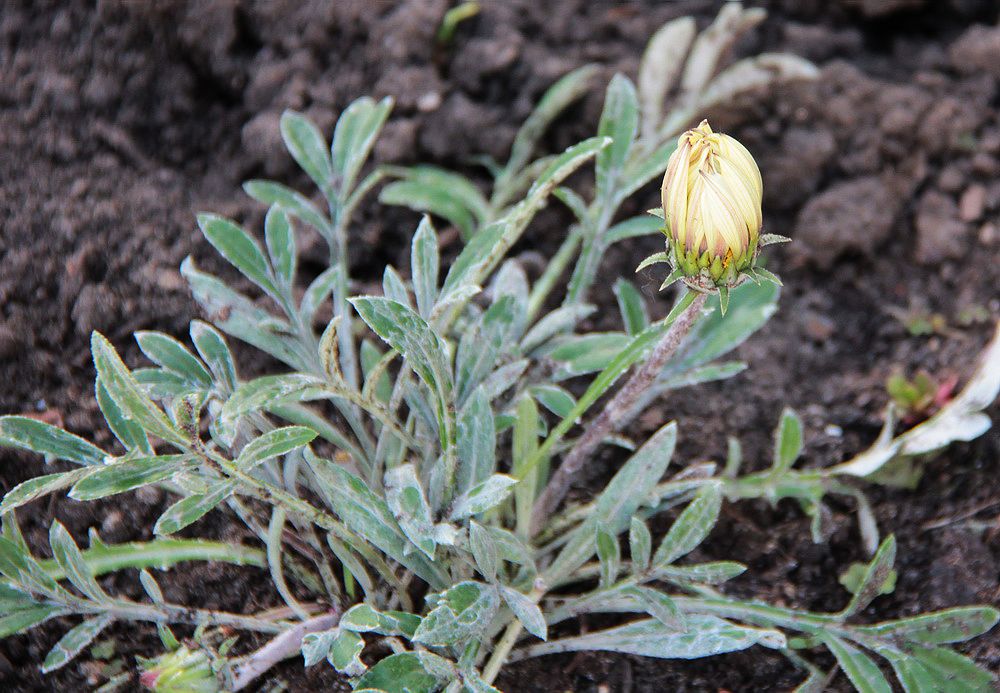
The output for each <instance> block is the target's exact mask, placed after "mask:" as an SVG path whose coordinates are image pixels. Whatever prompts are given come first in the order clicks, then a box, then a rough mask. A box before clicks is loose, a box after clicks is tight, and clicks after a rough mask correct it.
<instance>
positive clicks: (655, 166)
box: [609, 134, 677, 245]
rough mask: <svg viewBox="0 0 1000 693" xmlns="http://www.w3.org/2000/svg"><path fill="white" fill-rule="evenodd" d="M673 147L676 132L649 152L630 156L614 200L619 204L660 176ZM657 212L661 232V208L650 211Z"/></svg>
mask: <svg viewBox="0 0 1000 693" xmlns="http://www.w3.org/2000/svg"><path fill="white" fill-rule="evenodd" d="M675 149H677V140H676V134H675V135H674V136H672V137H671V138H670V139H669V140H667V141H666V142H664V143H663V144H661V145H660V146H659V147H657V148H656V149H655V150H654V151H653V152H651V153H650V154H647V155H645V156H633V157H631V158H630V159H629V161H628V162H627V163H626V164H625V170H624V171H623V172H622V174H621V178H620V180H619V182H618V194H617V195H615V199H614V202H615V203H616V204H621V203H622V202H624V201H625V200H627V199H628V198H630V197H631V196H632V195H633V194H635V192H636V191H638V190H639V189H640V188H642V187H643V186H645V185H646V184H647V183H649V182H650V181H652V180H653V179H658V178H659V177H660V176H662V175H663V171H664V169H666V168H667V164H668V163H669V161H670V156H671V155H672V154H673V153H674V150H675ZM657 212H659V216H660V219H659V223H658V224H657V227H656V230H658V231H660V232H661V233H662V231H663V228H664V222H663V218H662V215H663V210H652V212H651V213H652V214H656V213H657ZM618 240H621V239H618ZM609 245H610V243H609Z"/></svg>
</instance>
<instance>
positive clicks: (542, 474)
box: [511, 397, 548, 536]
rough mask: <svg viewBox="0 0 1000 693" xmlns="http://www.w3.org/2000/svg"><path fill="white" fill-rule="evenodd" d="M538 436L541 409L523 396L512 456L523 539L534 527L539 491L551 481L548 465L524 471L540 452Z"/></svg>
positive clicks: (516, 501)
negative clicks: (530, 528) (532, 514)
mask: <svg viewBox="0 0 1000 693" xmlns="http://www.w3.org/2000/svg"><path fill="white" fill-rule="evenodd" d="M538 434H539V420H538V406H537V405H536V404H535V400H533V399H532V398H531V397H521V399H520V400H519V401H518V403H517V412H516V420H515V421H514V435H513V441H512V442H511V455H512V456H513V463H512V467H513V469H512V472H513V474H514V476H515V477H517V480H518V481H519V482H520V483H518V484H517V486H516V487H515V488H514V512H515V516H516V524H517V530H518V533H519V534H522V535H524V536H527V532H528V531H529V527H530V525H531V509H532V506H533V505H534V503H535V498H536V496H537V493H538V490H539V489H540V488H542V487H544V485H545V482H546V481H547V480H548V479H547V477H548V469H547V467H548V464H547V463H545V462H543V463H542V464H541V465H539V466H537V467H536V468H535V469H533V470H531V471H529V472H527V473H524V472H523V468H524V465H525V463H526V462H527V461H528V460H529V459H531V456H532V454H533V453H534V452H535V450H537V449H538Z"/></svg>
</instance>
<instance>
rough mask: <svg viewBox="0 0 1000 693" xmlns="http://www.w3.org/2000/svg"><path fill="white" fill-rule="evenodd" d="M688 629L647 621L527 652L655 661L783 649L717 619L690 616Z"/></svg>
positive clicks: (779, 639)
mask: <svg viewBox="0 0 1000 693" xmlns="http://www.w3.org/2000/svg"><path fill="white" fill-rule="evenodd" d="M687 626H688V627H687V629H686V630H684V631H678V630H677V629H675V628H669V627H667V626H665V625H663V624H662V623H660V622H659V621H658V620H656V619H655V618H650V619H644V620H641V621H635V622H633V623H629V624H626V625H624V626H618V627H617V628H609V629H607V630H599V631H594V632H591V633H587V634H586V635H580V636H577V637H573V638H562V639H560V640H550V641H549V642H548V643H545V644H541V645H534V646H532V647H531V648H530V650H529V652H531V654H533V655H539V654H547V653H550V652H579V651H583V650H603V651H606V652H623V653H626V654H634V655H640V656H644V657H656V658H658V659H697V658H699V657H710V656H712V655H717V654H722V653H724V652H735V651H738V650H745V649H747V648H748V647H752V646H754V645H763V646H764V647H769V648H781V647H784V646H785V637H784V636H783V635H782V634H781V633H779V632H778V631H774V630H766V629H762V628H751V627H748V626H741V625H738V624H736V623H731V622H729V621H725V620H723V619H721V618H718V617H716V616H707V615H704V614H689V615H688V616H687Z"/></svg>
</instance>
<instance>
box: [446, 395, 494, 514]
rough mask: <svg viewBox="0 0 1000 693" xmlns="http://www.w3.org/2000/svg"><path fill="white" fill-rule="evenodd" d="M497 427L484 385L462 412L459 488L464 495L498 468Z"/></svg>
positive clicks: (458, 447) (457, 482) (457, 487)
mask: <svg viewBox="0 0 1000 693" xmlns="http://www.w3.org/2000/svg"><path fill="white" fill-rule="evenodd" d="M496 445H497V436H496V428H495V426H494V421H493V409H492V408H491V407H490V402H489V400H488V399H487V397H486V393H485V391H484V390H483V388H482V387H478V388H476V389H475V391H474V392H473V393H472V396H471V397H470V398H469V401H468V402H467V403H466V404H465V406H464V407H463V408H462V410H461V411H460V412H459V415H458V431H457V441H456V451H457V457H458V468H457V469H456V472H455V477H456V491H457V493H459V494H464V493H466V492H468V491H469V489H471V488H472V487H473V486H475V485H476V484H479V483H481V482H483V481H485V480H486V479H487V478H489V476H490V474H492V473H493V471H494V470H495V469H496Z"/></svg>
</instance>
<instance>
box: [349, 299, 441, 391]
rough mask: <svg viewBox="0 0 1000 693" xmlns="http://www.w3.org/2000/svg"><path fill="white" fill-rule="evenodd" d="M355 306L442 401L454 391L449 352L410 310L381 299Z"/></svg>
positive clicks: (356, 303) (367, 300)
mask: <svg viewBox="0 0 1000 693" xmlns="http://www.w3.org/2000/svg"><path fill="white" fill-rule="evenodd" d="M351 304H352V305H353V306H354V308H355V310H357V311H358V315H360V316H361V319H362V320H364V321H365V323H366V324H367V325H368V327H370V328H371V329H372V331H373V332H375V334H377V335H378V336H379V337H381V338H382V339H384V340H385V341H386V343H388V344H389V346H391V347H392V348H393V349H395V350H396V351H398V352H399V353H401V354H402V355H403V357H404V358H405V359H406V361H407V363H408V364H409V365H410V367H411V368H413V370H414V372H415V373H416V374H417V375H419V376H420V379H421V380H423V381H424V383H426V384H427V386H428V387H429V388H430V389H431V391H432V392H434V393H435V394H436V395H437V396H438V397H439V398H440V399H442V400H443V399H444V398H445V397H446V396H447V395H448V394H449V392H450V390H451V377H450V374H449V371H448V366H447V362H446V358H447V350H446V348H445V346H444V344H442V342H441V339H440V338H439V337H438V336H437V335H436V334H435V333H434V332H433V331H432V330H431V328H430V326H429V325H428V324H427V322H426V321H424V319H423V318H421V317H420V316H419V315H417V314H416V313H415V312H413V310H411V309H410V308H409V307H407V306H405V305H403V304H401V303H398V302H397V301H393V300H391V299H388V298H382V297H379V296H358V297H355V298H352V299H351Z"/></svg>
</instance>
